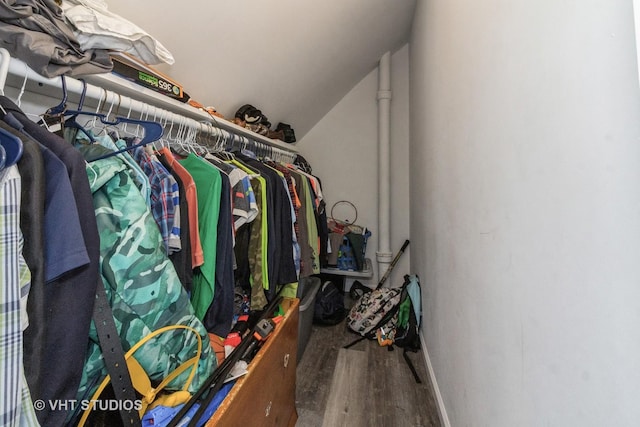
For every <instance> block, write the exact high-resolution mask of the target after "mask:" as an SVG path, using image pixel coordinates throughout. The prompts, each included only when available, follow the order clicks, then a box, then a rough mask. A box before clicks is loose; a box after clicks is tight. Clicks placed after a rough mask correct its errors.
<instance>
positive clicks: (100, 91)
mask: <svg viewBox="0 0 640 427" xmlns="http://www.w3.org/2000/svg"><path fill="white" fill-rule="evenodd" d="M82 79H83V80H85V81H86V83H84V82H83V81H81V80H79V79H75V78H71V77H65V79H64V80H65V82H66V85H65V86H66V93H67V94H68V95H71V96H73V98H74V99H77V101H76V102H80V98H81V95H82V94H83V93H84V105H85V106H89V107H100V106H102V108H103V109H105V110H107V109H108V110H109V111H110V112H113V113H114V114H116V113H118V114H120V115H137V116H138V117H144V118H145V119H149V120H158V121H160V122H162V123H167V124H168V123H173V124H175V125H176V126H180V127H182V128H188V129H191V130H193V131H195V132H198V133H200V134H202V133H204V134H206V135H209V136H211V138H207V140H211V141H215V145H214V146H207V148H210V149H215V150H221V149H230V148H233V147H236V148H245V147H246V148H248V149H250V150H252V151H259V152H261V153H266V154H270V155H272V157H275V158H279V159H282V160H285V161H288V162H293V160H294V159H295V157H296V153H297V150H296V149H295V147H291V146H288V145H287V144H285V143H283V142H280V141H277V140H272V139H270V138H267V137H264V136H262V135H259V134H256V133H254V132H251V131H250V130H248V129H245V128H242V127H240V126H238V125H236V124H234V123H231V122H228V121H227V120H224V119H216V118H214V117H212V116H211V115H209V114H208V113H205V112H203V111H201V110H198V109H196V108H193V107H191V106H189V105H186V104H183V103H181V102H178V101H176V100H173V99H171V98H169V97H167V96H165V95H161V94H159V93H156V92H153V91H151V90H149V89H146V88H144V87H142V86H139V85H137V84H135V83H133V82H129V81H127V80H125V79H122V78H119V77H117V76H114V75H112V74H96V75H88V76H85V77H83V78H82ZM10 80H11V81H10ZM62 80H63V79H62V78H61V77H57V78H52V79H50V78H47V77H44V76H41V75H40V74H38V73H36V72H35V71H33V70H31V69H30V68H29V67H28V66H27V65H26V64H25V63H24V62H23V61H21V60H19V59H16V58H12V57H11V56H10V55H9V52H8V51H7V50H6V49H4V48H0V94H2V95H4V93H5V90H4V89H5V87H13V88H18V89H19V88H21V87H25V88H26V91H27V92H30V93H36V94H39V95H45V96H48V97H50V98H56V99H58V100H60V99H62V95H63V84H62ZM23 90H25V89H23ZM68 101H71V100H70V99H69V100H68ZM221 141H222V142H223V143H222V144H221V143H220V142H221Z"/></svg>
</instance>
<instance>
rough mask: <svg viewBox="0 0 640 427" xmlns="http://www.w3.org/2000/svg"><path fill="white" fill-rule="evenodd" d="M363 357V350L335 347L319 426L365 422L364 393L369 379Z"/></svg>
mask: <svg viewBox="0 0 640 427" xmlns="http://www.w3.org/2000/svg"><path fill="white" fill-rule="evenodd" d="M367 358H368V355H367V353H366V352H363V351H353V350H345V349H340V350H339V351H338V359H337V362H336V367H335V371H334V373H333V380H332V383H331V390H330V392H329V400H328V402H327V407H326V409H325V412H324V419H323V424H322V425H323V427H338V426H344V427H351V426H366V425H368V418H369V417H368V408H367V406H368V405H367V399H366V397H365V396H366V390H367V384H368V382H369V369H368V360H367Z"/></svg>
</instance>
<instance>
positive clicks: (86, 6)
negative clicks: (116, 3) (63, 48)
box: [62, 0, 175, 65]
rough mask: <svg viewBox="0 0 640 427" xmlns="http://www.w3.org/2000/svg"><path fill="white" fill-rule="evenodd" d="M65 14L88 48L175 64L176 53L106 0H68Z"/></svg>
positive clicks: (145, 60)
mask: <svg viewBox="0 0 640 427" xmlns="http://www.w3.org/2000/svg"><path fill="white" fill-rule="evenodd" d="M62 10H63V11H64V14H65V17H66V18H67V20H68V21H69V23H70V24H71V26H72V27H73V30H74V34H75V36H76V37H77V39H78V42H80V46H81V47H82V48H83V49H85V50H88V49H92V48H93V49H109V50H114V51H120V52H126V53H128V54H130V55H133V56H135V57H136V58H139V59H140V60H142V61H144V62H145V63H146V64H149V65H154V64H160V63H163V62H164V63H167V64H173V63H174V62H175V61H174V59H173V55H172V54H171V52H169V51H168V50H167V49H166V48H165V47H164V46H163V45H162V43H160V42H159V41H158V40H156V39H155V38H154V37H152V36H151V35H149V34H148V33H147V32H146V31H144V30H143V29H142V28H140V27H138V26H137V25H135V24H133V23H132V22H130V21H128V20H126V19H124V18H123V17H121V16H120V15H117V14H115V13H113V12H110V11H109V10H108V9H107V4H106V2H104V1H103V0H65V1H64V2H63V3H62Z"/></svg>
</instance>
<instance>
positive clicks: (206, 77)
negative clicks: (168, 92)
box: [107, 0, 415, 139]
mask: <svg viewBox="0 0 640 427" xmlns="http://www.w3.org/2000/svg"><path fill="white" fill-rule="evenodd" d="M107 3H108V5H109V10H111V11H112V12H115V13H117V14H119V15H121V16H122V17H124V18H126V19H128V20H130V21H131V22H133V23H135V24H136V25H138V26H139V27H141V28H143V29H144V30H146V31H147V32H148V33H150V34H151V35H152V36H154V37H155V38H157V39H158V40H159V41H160V42H161V43H162V44H163V45H164V46H165V47H166V48H167V49H169V51H171V53H172V54H173V56H174V58H175V64H174V65H172V66H165V65H162V66H158V67H157V68H159V69H160V70H161V71H163V72H165V73H166V74H168V75H169V76H170V77H172V78H174V79H175V80H177V81H179V82H180V83H182V84H183V86H184V87H185V90H186V92H187V93H189V95H191V97H192V98H194V99H196V100H198V101H199V102H201V103H202V104H204V105H207V106H214V107H215V108H216V109H217V110H218V111H219V112H220V113H222V114H223V115H224V116H225V117H228V118H232V117H233V115H234V113H235V112H236V110H237V109H238V108H239V107H240V106H241V105H243V104H247V103H248V104H252V105H254V106H255V107H257V108H259V109H261V110H262V112H263V113H264V114H265V115H266V116H267V117H268V118H269V120H270V121H271V123H272V124H273V127H274V128H275V126H276V125H277V123H278V122H284V123H288V124H290V125H291V126H292V127H293V128H294V129H295V131H296V136H297V137H298V139H300V138H301V137H302V136H303V135H304V134H306V133H307V132H308V131H309V130H310V129H311V128H312V127H313V126H314V125H315V124H316V123H317V122H318V121H319V120H320V119H322V117H323V116H324V115H325V114H326V113H327V112H329V111H330V110H331V108H332V107H333V106H334V105H335V104H336V103H337V102H338V101H340V99H342V97H343V96H344V95H346V94H347V93H348V92H349V91H350V90H351V88H353V87H354V86H355V85H356V84H357V83H358V82H359V81H360V80H361V79H362V78H363V77H364V76H366V75H367V74H368V73H369V72H371V71H372V70H373V69H374V68H375V67H376V66H377V62H378V60H379V58H380V56H382V54H383V53H384V52H386V51H391V52H393V51H395V50H396V49H398V48H400V47H401V46H403V45H404V44H406V43H407V42H408V38H409V32H410V26H411V20H412V17H413V11H414V8H415V0H322V1H317V0H271V1H265V0H243V1H238V0H235V1H231V0H227V1H206V0H193V1H184V2H176V1H175V0H156V1H135V2H133V1H129V0H107ZM373 96H375V95H373Z"/></svg>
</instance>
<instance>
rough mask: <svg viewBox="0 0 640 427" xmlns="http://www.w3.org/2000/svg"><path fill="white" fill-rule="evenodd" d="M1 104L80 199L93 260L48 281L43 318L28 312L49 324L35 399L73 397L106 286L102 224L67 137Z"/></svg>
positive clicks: (63, 412) (51, 415) (57, 413)
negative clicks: (59, 167) (49, 155)
mask: <svg viewBox="0 0 640 427" xmlns="http://www.w3.org/2000/svg"><path fill="white" fill-rule="evenodd" d="M0 105H2V107H3V108H4V110H5V111H6V112H7V113H9V114H6V115H5V114H4V113H0V114H1V115H2V119H3V120H5V122H7V123H8V124H9V125H11V126H12V127H14V128H16V129H18V130H21V131H23V132H25V133H26V134H28V135H29V136H31V137H32V138H34V139H35V140H36V141H38V142H39V143H40V144H42V145H44V146H46V147H47V148H49V149H50V150H51V151H52V152H53V153H54V154H55V155H56V156H57V157H58V158H59V159H60V160H61V161H62V162H63V163H64V164H65V166H66V168H67V173H68V176H69V180H70V182H71V187H72V190H73V195H74V198H75V202H76V207H77V213H76V215H77V216H78V218H79V219H80V221H79V223H80V228H81V230H82V239H80V240H79V241H76V242H73V243H75V244H76V245H84V246H85V248H86V251H87V254H88V256H89V264H87V265H85V266H83V267H81V268H76V269H75V270H73V271H69V272H67V273H66V274H64V275H62V276H60V277H58V278H56V279H54V280H52V281H50V282H47V283H46V284H45V286H44V303H45V307H44V310H45V311H44V312H45V319H38V318H37V317H36V316H37V312H33V313H32V312H30V313H29V315H30V316H32V314H33V316H32V318H31V321H32V322H42V324H44V325H45V339H44V340H43V341H41V342H39V343H33V345H34V346H41V350H40V351H41V352H42V353H43V354H44V355H45V356H44V358H43V360H46V364H41V365H40V367H39V368H40V370H39V371H38V372H28V373H27V376H29V377H31V376H33V377H34V378H37V379H38V380H37V382H38V386H37V387H34V393H33V396H32V397H33V399H34V400H35V399H41V400H44V401H49V400H52V401H53V400H73V399H76V392H77V390H78V386H79V385H80V378H81V376H82V370H83V366H84V357H85V353H86V349H87V340H88V336H89V325H90V323H91V316H92V313H93V300H94V298H95V292H96V287H97V286H98V284H99V283H100V286H102V284H101V282H100V278H99V275H98V267H99V262H100V252H99V237H98V228H97V224H96V218H95V214H94V213H93V201H92V197H91V189H90V188H89V180H88V178H87V172H86V169H85V161H84V158H83V157H82V155H81V154H80V153H79V152H78V151H77V150H76V149H75V148H73V147H72V146H71V145H70V144H68V143H67V142H66V141H65V140H64V139H62V138H60V137H59V136H57V135H54V134H52V133H50V132H49V131H47V130H46V129H44V128H41V127H40V126H38V125H37V124H35V123H34V122H32V121H31V120H29V118H28V117H27V116H26V115H25V114H24V113H23V112H22V111H21V110H20V108H18V106H17V105H15V104H14V103H13V101H11V100H10V99H8V98H6V97H0ZM41 190H42V189H41ZM63 218H64V215H63ZM28 308H29V307H28ZM68 415H69V411H68V409H66V408H59V410H53V409H52V408H51V407H49V406H46V407H45V408H44V409H43V410H42V411H38V412H37V416H38V420H39V421H40V423H41V424H42V425H46V426H59V425H64V423H65V420H66V419H67V417H68Z"/></svg>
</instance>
